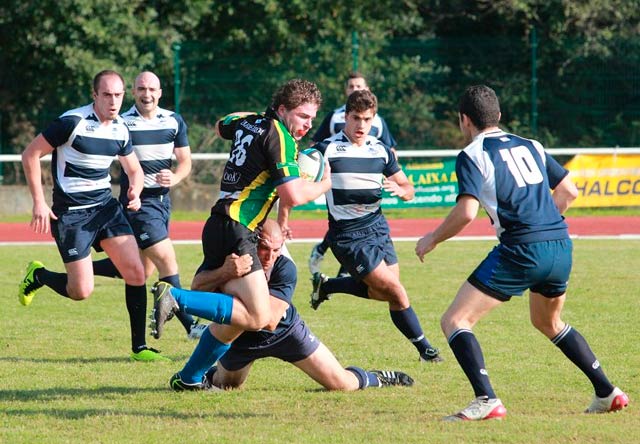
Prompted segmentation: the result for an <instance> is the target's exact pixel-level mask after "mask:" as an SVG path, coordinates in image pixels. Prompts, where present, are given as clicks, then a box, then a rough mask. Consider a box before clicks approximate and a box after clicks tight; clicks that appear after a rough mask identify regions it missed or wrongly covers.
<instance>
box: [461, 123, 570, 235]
mask: <svg viewBox="0 0 640 444" xmlns="http://www.w3.org/2000/svg"><path fill="white" fill-rule="evenodd" d="M456 174H457V176H458V189H459V191H458V197H460V196H462V195H465V194H466V195H470V196H473V197H475V198H476V199H478V201H479V202H480V204H481V205H482V206H483V208H484V209H485V210H486V212H487V213H488V214H489V217H491V222H492V224H493V226H494V228H495V230H496V234H497V236H498V238H499V239H500V241H501V242H502V243H505V244H518V243H530V242H541V241H547V240H557V239H565V238H568V237H569V233H568V230H567V224H566V223H565V221H564V217H563V216H562V215H561V214H560V211H559V210H558V208H557V207H556V205H555V203H554V202H553V198H552V196H551V192H550V189H554V188H555V187H556V186H557V185H558V184H559V183H560V182H561V181H562V179H564V178H565V177H566V175H567V174H569V172H568V171H567V170H566V169H565V168H563V167H562V166H561V165H560V164H559V163H558V162H557V161H556V160H555V159H553V158H552V157H551V156H549V155H548V154H547V153H546V152H545V151H544V148H543V147H542V145H541V144H540V143H539V142H537V141H535V140H529V139H524V138H522V137H519V136H516V135H513V134H507V133H504V132H502V131H494V132H489V133H481V134H479V135H478V136H477V137H476V138H475V139H474V140H473V141H472V142H471V143H470V144H469V145H468V146H467V147H466V148H465V149H464V150H463V151H462V152H460V154H458V157H457V159H456Z"/></svg>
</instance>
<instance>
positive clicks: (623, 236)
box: [0, 234, 640, 247]
mask: <svg viewBox="0 0 640 444" xmlns="http://www.w3.org/2000/svg"><path fill="white" fill-rule="evenodd" d="M392 239H393V241H394V242H417V241H418V239H420V237H418V236H415V237H392ZM571 239H593V240H639V239H640V234H611V235H600V234H594V235H581V234H572V235H571ZM488 240H493V241H495V242H496V243H497V242H498V239H497V238H496V237H495V236H455V237H453V238H451V239H449V241H488ZM320 241H322V239H321V238H319V237H309V238H305V239H291V240H288V241H287V243H288V244H301V243H306V242H315V243H317V242H320ZM173 243H174V244H175V245H198V244H200V241H199V240H196V239H192V240H174V241H173ZM18 245H25V246H29V245H31V246H36V245H55V242H53V241H42V242H38V241H36V242H34V241H29V242H0V247H10V246H18Z"/></svg>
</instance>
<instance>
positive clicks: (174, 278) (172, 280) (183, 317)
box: [160, 274, 196, 334]
mask: <svg viewBox="0 0 640 444" xmlns="http://www.w3.org/2000/svg"><path fill="white" fill-rule="evenodd" d="M160 280H161V281H163V282H168V283H169V284H171V285H172V286H173V287H175V288H182V287H181V286H180V275H178V274H173V275H171V276H165V277H162V278H160ZM176 317H177V318H178V319H179V320H180V323H181V324H182V326H183V327H184V329H185V330H186V331H187V334H188V333H189V332H190V331H191V327H193V326H194V325H195V324H196V320H195V319H194V318H193V316H191V315H190V314H189V313H185V312H184V311H179V312H178V313H176Z"/></svg>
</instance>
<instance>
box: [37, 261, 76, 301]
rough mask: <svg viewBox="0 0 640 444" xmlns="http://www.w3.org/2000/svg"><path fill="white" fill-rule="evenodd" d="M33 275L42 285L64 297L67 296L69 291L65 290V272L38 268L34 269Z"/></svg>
mask: <svg viewBox="0 0 640 444" xmlns="http://www.w3.org/2000/svg"><path fill="white" fill-rule="evenodd" d="M33 275H34V277H35V278H36V280H37V281H38V282H40V283H41V284H42V285H46V286H47V287H49V288H51V289H52V290H53V291H55V292H56V293H58V294H59V295H61V296H64V297H65V298H68V297H69V293H68V292H67V273H56V272H55V271H49V270H47V269H46V268H40V269H38V270H36V271H35V272H34V273H33Z"/></svg>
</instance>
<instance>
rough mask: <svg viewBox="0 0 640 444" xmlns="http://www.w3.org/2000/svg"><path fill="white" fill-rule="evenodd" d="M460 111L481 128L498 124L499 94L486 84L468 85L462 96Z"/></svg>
mask: <svg viewBox="0 0 640 444" xmlns="http://www.w3.org/2000/svg"><path fill="white" fill-rule="evenodd" d="M458 112H459V113H460V114H461V115H462V114H465V115H466V116H467V117H468V118H469V119H471V123H473V125H474V126H475V127H476V128H478V129H479V130H483V129H485V128H489V127H492V126H497V125H498V123H499V122H500V102H499V101H498V96H497V95H496V92H495V91H494V90H493V89H491V88H489V87H488V86H486V85H474V86H470V87H468V88H467V89H466V90H465V92H464V94H463V95H462V97H460V104H459V107H458Z"/></svg>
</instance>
